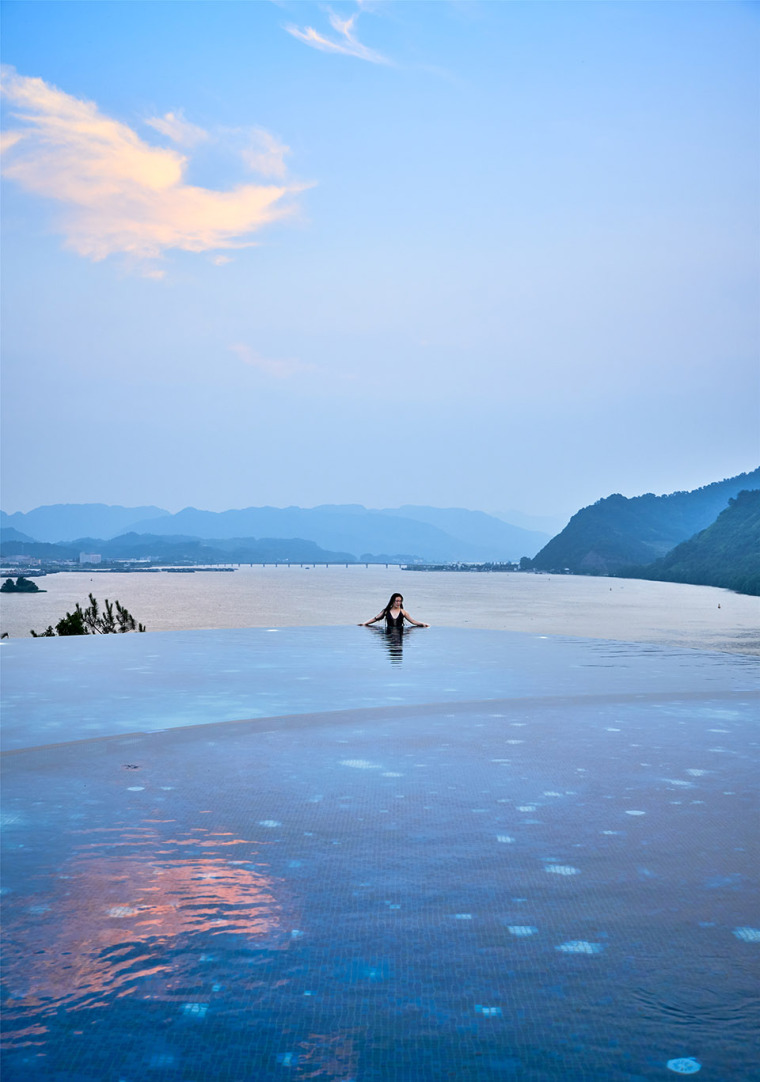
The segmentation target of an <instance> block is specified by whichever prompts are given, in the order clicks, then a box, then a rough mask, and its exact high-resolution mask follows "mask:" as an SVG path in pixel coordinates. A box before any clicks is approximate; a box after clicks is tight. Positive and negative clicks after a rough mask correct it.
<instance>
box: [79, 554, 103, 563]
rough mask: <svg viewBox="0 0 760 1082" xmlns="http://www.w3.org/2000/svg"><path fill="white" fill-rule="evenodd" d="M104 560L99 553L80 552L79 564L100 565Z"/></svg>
mask: <svg viewBox="0 0 760 1082" xmlns="http://www.w3.org/2000/svg"><path fill="white" fill-rule="evenodd" d="M101 560H102V556H101V555H100V553H99V552H80V553H79V562H80V564H99V563H100V561H101Z"/></svg>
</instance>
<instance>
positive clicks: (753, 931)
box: [734, 928, 760, 943]
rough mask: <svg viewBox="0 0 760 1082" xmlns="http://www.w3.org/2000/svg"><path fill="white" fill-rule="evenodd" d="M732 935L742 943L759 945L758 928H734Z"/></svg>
mask: <svg viewBox="0 0 760 1082" xmlns="http://www.w3.org/2000/svg"><path fill="white" fill-rule="evenodd" d="M734 935H735V936H736V938H737V939H741V941H742V942H743V943H760V928H734Z"/></svg>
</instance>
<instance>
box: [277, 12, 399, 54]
mask: <svg viewBox="0 0 760 1082" xmlns="http://www.w3.org/2000/svg"><path fill="white" fill-rule="evenodd" d="M328 18H329V20H330V26H331V27H332V28H333V30H334V31H335V32H336V34H337V35H338V37H337V39H333V38H327V37H325V36H324V34H320V33H319V31H318V30H315V29H314V27H313V26H307V27H305V28H304V29H303V30H302V29H301V28H300V27H298V26H293V25H292V23H291V24H290V25H289V26H286V27H285V29H286V30H287V32H288V33H289V34H292V35H293V37H294V38H297V39H298V41H302V42H303V43H304V45H310V46H311V47H312V49H319V50H320V51H321V52H323V53H340V54H341V55H342V56H355V57H357V58H358V59H359V60H368V61H369V62H370V63H371V64H392V63H393V61H392V60H389V59H388V57H387V56H383V55H382V54H381V53H378V52H376V51H375V50H374V49H370V48H369V47H368V46H366V45H362V43H361V42H360V41H359V39H358V38H357V36H356V30H355V27H356V20H357V19H358V18H359V12H358V11H356V12H354V14H353V15H351V16H350V18H348V19H341V17H340V15H336V13H335V12H334V11H328Z"/></svg>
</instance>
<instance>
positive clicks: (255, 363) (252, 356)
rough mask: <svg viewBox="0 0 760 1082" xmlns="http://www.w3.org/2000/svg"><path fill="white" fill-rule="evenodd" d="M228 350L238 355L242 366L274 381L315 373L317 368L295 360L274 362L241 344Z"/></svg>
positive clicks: (272, 359)
mask: <svg viewBox="0 0 760 1082" xmlns="http://www.w3.org/2000/svg"><path fill="white" fill-rule="evenodd" d="M230 349H231V350H232V352H233V353H236V354H237V355H238V357H239V358H240V360H241V361H242V362H243V364H247V365H249V366H250V367H251V368H256V369H257V370H258V371H259V372H263V373H264V374H265V375H267V376H274V377H275V379H290V378H291V377H292V376H300V375H303V374H304V373H305V372H316V371H317V366H316V365H314V364H310V363H309V362H308V361H299V360H297V359H295V358H292V359H283V360H276V359H274V358H271V357H262V356H261V355H260V354H258V353H257V352H256V350H254V349H251V347H250V346H246V345H244V344H243V343H241V342H238V343H235V345H232V346H230Z"/></svg>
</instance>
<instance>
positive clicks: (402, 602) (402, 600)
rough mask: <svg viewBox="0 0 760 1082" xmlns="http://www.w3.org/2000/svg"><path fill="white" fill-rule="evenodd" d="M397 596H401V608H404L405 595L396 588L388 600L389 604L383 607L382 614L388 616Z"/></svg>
mask: <svg viewBox="0 0 760 1082" xmlns="http://www.w3.org/2000/svg"><path fill="white" fill-rule="evenodd" d="M397 597H400V598H401V608H402V609H403V607H404V595H403V594H400V593H399V592H398V590H396V592H395V594H391V599H390V601H389V602H388V604H387V605H386V606H385V608H384V609H383V611H382V614H381V615H382V616H387V614H388V613H389V612H390V610H391V609H392V608H393V602H394V599H395V598H397Z"/></svg>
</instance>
